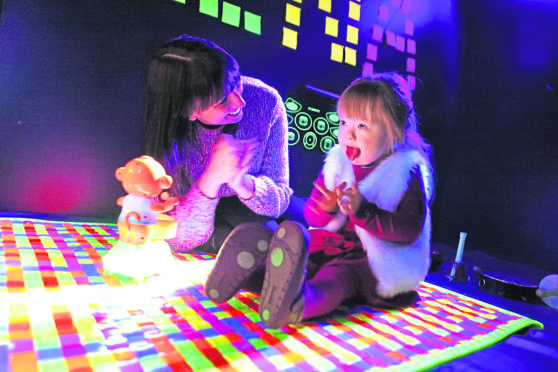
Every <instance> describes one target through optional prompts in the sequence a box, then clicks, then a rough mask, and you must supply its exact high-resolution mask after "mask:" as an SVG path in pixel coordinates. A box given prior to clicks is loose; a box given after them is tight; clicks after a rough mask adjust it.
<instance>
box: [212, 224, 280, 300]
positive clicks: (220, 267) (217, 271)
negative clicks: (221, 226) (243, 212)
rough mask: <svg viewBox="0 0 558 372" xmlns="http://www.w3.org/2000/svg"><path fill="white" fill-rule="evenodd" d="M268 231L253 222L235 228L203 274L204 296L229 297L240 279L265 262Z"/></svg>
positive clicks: (217, 298) (240, 282)
mask: <svg viewBox="0 0 558 372" xmlns="http://www.w3.org/2000/svg"><path fill="white" fill-rule="evenodd" d="M272 234H273V233H272V232H271V231H270V230H269V229H268V228H266V227H265V226H263V225H262V224H261V223H257V222H246V223H243V224H240V225H238V226H237V227H235V228H234V229H233V230H232V231H231V233H230V234H229V236H228V237H227V239H226V240H225V241H224V243H223V246H222V247H221V249H220V250H219V254H218V255H217V258H216V259H215V266H214V267H213V270H211V273H210V274H209V276H208V277H207V280H206V282H205V294H206V296H207V297H209V299H211V300H213V301H215V302H226V301H228V300H229V299H231V298H232V297H233V296H234V295H235V294H236V293H237V292H238V291H239V289H240V288H241V286H242V283H243V282H244V280H245V279H246V278H248V277H249V276H250V274H252V273H253V272H255V271H256V270H257V268H258V267H260V266H262V265H263V263H264V262H265V260H266V258H267V252H268V248H269V241H270V239H271V236H272Z"/></svg>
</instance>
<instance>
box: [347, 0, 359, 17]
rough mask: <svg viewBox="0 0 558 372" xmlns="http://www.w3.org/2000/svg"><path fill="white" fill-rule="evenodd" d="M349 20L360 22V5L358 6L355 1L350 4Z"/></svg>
mask: <svg viewBox="0 0 558 372" xmlns="http://www.w3.org/2000/svg"><path fill="white" fill-rule="evenodd" d="M349 18H351V19H354V20H355V21H357V22H360V4H357V3H355V2H354V1H351V2H350V3H349Z"/></svg>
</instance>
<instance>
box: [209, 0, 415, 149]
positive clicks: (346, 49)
mask: <svg viewBox="0 0 558 372" xmlns="http://www.w3.org/2000/svg"><path fill="white" fill-rule="evenodd" d="M247 4H249V2H246V1H244V2H243V1H241V0H237V1H235V0H229V1H222V0H200V2H199V11H200V13H202V14H205V15H208V16H211V17H213V18H216V19H217V20H218V19H219V17H220V21H221V22H222V23H225V24H227V25H231V26H234V27H240V26H241V25H242V23H243V22H244V28H245V30H246V31H249V32H251V33H253V34H257V35H260V36H262V37H266V36H267V35H262V22H266V24H265V26H266V27H268V28H267V29H266V30H270V31H268V32H273V30H272V29H273V27H277V26H279V27H281V29H280V30H277V31H278V32H277V31H275V32H277V34H278V35H279V37H278V38H277V39H275V40H276V42H277V44H278V46H281V47H284V48H285V52H286V53H297V54H300V56H301V57H300V58H301V63H309V62H308V61H309V60H308V58H307V57H308V53H312V54H313V58H314V59H313V60H312V61H311V62H310V63H323V64H326V63H334V64H337V65H338V68H354V75H355V78H356V77H357V76H359V75H360V76H370V75H372V74H373V73H374V72H375V71H377V70H382V71H385V70H391V71H398V72H400V73H401V74H404V75H406V76H407V78H408V80H409V83H410V86H411V87H412V88H413V89H414V87H415V83H416V78H415V73H416V71H417V67H418V64H417V56H416V53H417V45H416V37H415V36H414V35H415V25H416V22H415V21H416V19H415V18H413V14H414V13H417V14H418V13H419V12H418V10H419V7H420V6H421V0H370V1H364V0H363V1H360V0H346V1H332V0H318V1H315V0H312V1H310V0H285V1H284V2H283V4H284V5H282V6H283V9H284V13H283V14H282V15H281V17H282V19H271V18H270V17H272V14H271V13H269V14H268V13H265V14H266V17H268V18H266V19H265V20H262V17H261V16H260V15H259V14H258V12H257V11H253V9H247V8H248V5H247ZM413 9H414V10H415V12H413ZM259 13H261V8H260V12H259ZM276 16H277V15H276ZM278 21H279V22H278ZM318 48H319V49H321V50H323V51H327V50H329V53H327V54H325V53H324V54H320V55H319V56H318V55H317V53H316V52H315V50H317V49H318ZM302 58H303V59H302ZM318 58H327V59H326V60H323V61H320V60H316V59H318ZM301 83H304V82H301ZM291 98H292V99H293V102H294V101H296V97H291ZM297 115H298V116H296V117H290V120H291V125H295V124H296V123H298V124H296V125H297V127H296V133H297V134H296V135H295V134H293V138H298V140H296V141H295V140H293V141H291V143H290V144H291V145H300V144H301V143H303V144H304V148H305V149H306V150H320V151H324V149H326V148H327V146H318V145H319V142H320V139H321V138H322V137H323V136H322V135H321V134H320V131H319V130H318V129H317V128H321V127H323V126H322V125H321V124H319V123H321V121H319V122H318V124H317V125H316V123H315V122H314V120H316V118H314V116H313V115H311V114H309V113H303V111H301V112H298V113H297ZM305 120H306V122H307V124H308V125H307V126H305V125H303V124H301V123H303V122H305ZM293 133H295V132H294V131H293ZM304 138H306V140H304ZM312 138H314V139H315V141H313V140H311V139H312ZM331 138H333V139H334V140H336V137H335V136H332V137H331ZM326 143H327V140H326ZM310 144H313V145H310Z"/></svg>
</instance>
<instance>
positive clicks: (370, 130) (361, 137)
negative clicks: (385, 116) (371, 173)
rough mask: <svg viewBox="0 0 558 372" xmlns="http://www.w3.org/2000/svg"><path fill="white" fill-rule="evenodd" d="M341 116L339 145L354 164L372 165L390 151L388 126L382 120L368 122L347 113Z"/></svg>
mask: <svg viewBox="0 0 558 372" xmlns="http://www.w3.org/2000/svg"><path fill="white" fill-rule="evenodd" d="M337 114H338V116H339V119H340V121H339V133H338V137H339V145H340V146H341V148H342V149H343V151H344V152H345V154H346V155H347V157H348V158H349V160H350V161H351V163H353V164H354V165H359V166H365V165H370V164H372V163H373V162H375V161H376V160H378V159H379V158H380V157H381V156H383V155H385V154H386V153H387V152H388V151H389V139H388V135H387V132H386V126H385V124H384V123H381V122H367V121H365V120H360V119H356V118H351V117H348V116H347V115H345V113H344V112H343V111H342V110H338V112H337Z"/></svg>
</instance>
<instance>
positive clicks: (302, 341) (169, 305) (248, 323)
mask: <svg viewBox="0 0 558 372" xmlns="http://www.w3.org/2000/svg"><path fill="white" fill-rule="evenodd" d="M0 225H1V239H0V241H1V244H2V249H1V250H0V255H1V259H0V304H2V305H4V304H7V306H2V307H0V320H1V323H0V345H1V346H0V367H1V366H8V368H7V370H8V371H10V370H11V371H25V372H32V371H56V372H60V371H130V372H132V371H134V372H135V371H191V370H194V371H211V370H225V371H235V370H238V371H243V372H248V371H257V370H261V371H339V370H341V371H363V370H376V369H378V370H380V369H386V370H395V371H398V370H400V371H413V370H425V369H429V368H432V367H434V366H436V365H440V364H443V363H446V362H448V361H450V360H452V359H455V358H458V357H461V356H464V355H467V354H469V353H471V352H474V351H476V350H479V349H482V348H485V347H488V346H490V345H493V344H495V343H497V342H499V341H501V340H503V339H504V338H506V337H508V336H510V335H512V334H514V333H516V332H519V331H522V330H526V329H528V328H531V327H535V328H542V325H541V324H540V323H538V322H536V321H534V320H531V319H528V318H525V317H522V316H520V315H517V314H514V313H511V312H509V311H506V310H503V309H500V308H497V307H495V306H491V305H489V304H486V303H483V302H480V301H477V300H475V299H471V298H468V297H464V296H461V295H459V294H457V293H454V292H451V291H448V290H445V289H442V288H440V287H437V286H434V285H431V284H428V283H423V284H422V285H421V286H420V288H419V291H420V296H421V299H422V300H421V301H420V302H419V303H418V304H417V305H416V306H415V307H411V308H408V309H404V310H400V311H385V310H375V309H371V308H368V307H357V308H344V309H340V310H339V311H338V312H336V313H335V314H332V315H331V316H330V317H327V318H323V319H320V320H317V321H314V322H308V323H305V324H302V325H298V326H287V327H284V328H282V329H281V330H271V329H266V328H265V326H264V325H263V324H262V323H261V322H260V320H259V317H258V302H259V299H258V296H256V295H254V294H252V293H249V292H241V293H239V294H237V295H236V297H234V298H233V299H232V300H231V301H229V302H228V303H224V304H216V303H213V302H212V301H209V300H208V299H207V298H206V297H205V295H204V292H203V285H202V283H203V282H204V280H205V277H206V276H207V274H208V272H209V270H210V269H211V265H212V263H213V256H210V255H203V254H186V255H177V256H176V265H175V266H173V268H172V269H171V268H169V271H168V272H165V273H164V274H161V275H158V276H155V277H152V278H150V279H147V280H145V281H144V282H142V283H141V284H137V283H135V282H134V281H133V280H131V279H129V278H126V277H119V276H112V275H108V274H105V273H104V272H103V268H102V257H103V255H105V254H106V253H107V251H108V249H110V248H111V246H112V245H113V244H114V243H115V241H116V238H117V234H118V232H117V230H116V226H115V225H111V224H95V223H83V222H55V221H46V220H38V219H22V218H9V219H2V220H1V224H0Z"/></svg>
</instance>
